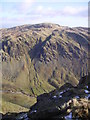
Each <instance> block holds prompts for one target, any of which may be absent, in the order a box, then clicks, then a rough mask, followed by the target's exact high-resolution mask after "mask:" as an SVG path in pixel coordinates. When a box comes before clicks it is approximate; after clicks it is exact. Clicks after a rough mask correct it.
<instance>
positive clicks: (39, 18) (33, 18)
mask: <svg viewBox="0 0 90 120" xmlns="http://www.w3.org/2000/svg"><path fill="white" fill-rule="evenodd" d="M50 1H51V2H50ZM43 22H44V23H45V22H49V23H56V24H60V25H63V26H70V27H74V26H84V27H87V26H88V0H0V28H6V27H14V26H18V25H23V24H36V23H43Z"/></svg>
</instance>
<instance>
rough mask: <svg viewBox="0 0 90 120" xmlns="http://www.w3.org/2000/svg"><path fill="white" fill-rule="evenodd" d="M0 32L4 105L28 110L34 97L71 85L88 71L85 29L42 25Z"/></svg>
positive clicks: (86, 32) (34, 99) (25, 26)
mask: <svg viewBox="0 0 90 120" xmlns="http://www.w3.org/2000/svg"><path fill="white" fill-rule="evenodd" d="M0 31H1V32H2V38H1V43H2V49H1V52H2V82H3V83H2V87H3V100H4V101H6V102H10V103H12V104H17V105H19V106H22V107H25V108H29V107H30V106H31V105H32V104H34V103H35V102H36V97H37V96H38V95H40V94H42V93H46V92H50V91H51V90H54V89H55V88H59V87H60V86H62V85H63V84H65V83H71V84H72V85H74V86H75V85H77V84H78V79H79V78H80V77H81V76H83V75H86V74H87V72H88V71H87V68H88V29H87V28H82V27H78V28H69V27H64V26H60V25H57V24H50V23H48V24H46V23H42V24H35V25H23V26H18V27H14V28H9V29H2V30H0ZM1 43H0V44H1ZM7 111H8V109H7V110H5V109H4V111H3V112H7Z"/></svg>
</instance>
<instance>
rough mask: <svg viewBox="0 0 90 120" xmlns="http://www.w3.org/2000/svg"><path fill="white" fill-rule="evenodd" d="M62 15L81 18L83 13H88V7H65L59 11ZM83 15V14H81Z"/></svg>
mask: <svg viewBox="0 0 90 120" xmlns="http://www.w3.org/2000/svg"><path fill="white" fill-rule="evenodd" d="M61 12H62V13H63V14H64V15H71V16H73V15H80V16H83V15H85V13H86V14H87V13H88V7H79V8H78V7H72V6H67V7H65V8H64V9H63V10H62V11H61ZM82 13H84V14H82Z"/></svg>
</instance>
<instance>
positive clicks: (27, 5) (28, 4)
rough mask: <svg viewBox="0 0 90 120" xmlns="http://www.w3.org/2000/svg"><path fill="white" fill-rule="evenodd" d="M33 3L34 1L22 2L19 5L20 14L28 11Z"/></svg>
mask: <svg viewBox="0 0 90 120" xmlns="http://www.w3.org/2000/svg"><path fill="white" fill-rule="evenodd" d="M33 3H34V0H24V1H23V2H22V3H21V6H20V8H21V12H23V13H26V12H27V11H28V10H30V7H31V5H32V4H33Z"/></svg>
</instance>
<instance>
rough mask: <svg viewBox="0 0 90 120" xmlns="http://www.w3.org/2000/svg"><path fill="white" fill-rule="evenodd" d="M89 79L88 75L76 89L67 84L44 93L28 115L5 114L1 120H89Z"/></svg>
mask: <svg viewBox="0 0 90 120" xmlns="http://www.w3.org/2000/svg"><path fill="white" fill-rule="evenodd" d="M86 78H88V80H86ZM89 78H90V75H88V76H86V77H83V78H82V79H81V80H80V82H79V84H78V85H77V86H76V87H73V86H72V85H71V84H69V83H67V84H65V85H63V86H62V87H61V88H59V89H57V90H54V91H52V92H50V93H44V94H42V95H40V96H38V97H37V103H36V104H34V105H33V106H32V107H31V108H30V111H29V112H28V113H19V114H6V115H3V118H2V120H47V119H54V120H73V119H74V120H76V119H77V120H90V91H89V83H90V79H89Z"/></svg>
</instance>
